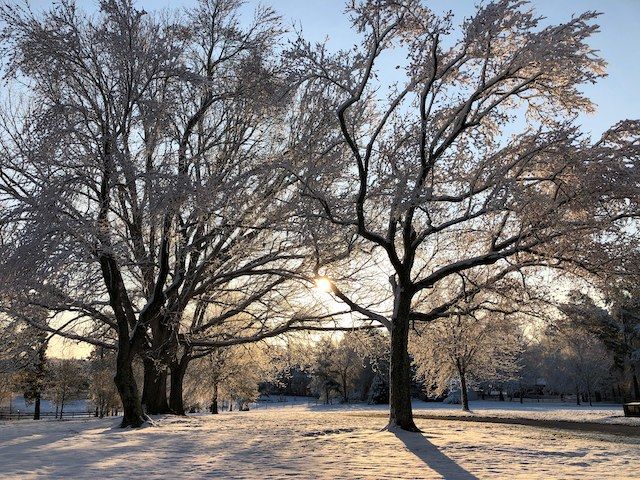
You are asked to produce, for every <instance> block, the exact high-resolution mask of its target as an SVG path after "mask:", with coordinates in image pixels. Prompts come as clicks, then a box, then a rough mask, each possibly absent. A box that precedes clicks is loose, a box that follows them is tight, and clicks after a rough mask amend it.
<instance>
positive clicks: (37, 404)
mask: <svg viewBox="0 0 640 480" xmlns="http://www.w3.org/2000/svg"><path fill="white" fill-rule="evenodd" d="M33 419H34V420H40V394H39V393H38V394H37V395H36V401H35V405H34V407H33Z"/></svg>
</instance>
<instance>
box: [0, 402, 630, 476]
mask: <svg viewBox="0 0 640 480" xmlns="http://www.w3.org/2000/svg"><path fill="white" fill-rule="evenodd" d="M376 410H377V409H375V408H369V409H367V408H362V407H350V408H338V407H333V408H322V407H315V406H303V405H298V406H293V407H284V408H278V407H275V408H261V409H257V410H253V411H250V412H232V413H225V414H221V415H204V414H203V415H196V416H191V417H187V418H180V417H170V416H167V417H159V418H156V419H155V422H154V423H155V426H153V427H149V428H144V429H141V430H131V429H125V430H122V429H119V428H117V419H113V418H112V419H103V420H98V419H92V420H69V421H62V422H56V421H40V422H34V421H26V420H25V421H20V422H0V477H2V478H3V479H30V478H133V477H135V476H140V475H144V477H145V480H146V479H159V478H186V479H190V478H194V479H195V478H265V479H269V478H271V479H273V478H287V477H289V478H327V479H329V478H376V479H392V478H393V479H398V478H451V479H464V478H469V479H470V478H506V477H515V478H527V479H532V478H640V473H639V472H640V455H638V451H639V447H640V439H639V438H637V437H636V438H632V437H619V436H615V437H614V436H608V435H601V434H598V435H594V434H586V433H583V432H581V433H577V432H567V431H554V430H549V429H539V428H531V427H523V426H518V425H497V424H490V423H470V422H459V421H447V420H437V419H436V420H433V419H429V420H426V419H418V420H417V424H418V426H420V427H421V428H422V429H423V430H424V432H425V433H424V434H414V433H406V432H389V431H384V430H382V429H383V428H384V426H385V423H386V420H385V418H384V417H382V416H377V415H375V414H377V413H379V412H377V411H376Z"/></svg>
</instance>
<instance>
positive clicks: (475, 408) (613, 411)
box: [254, 397, 640, 427]
mask: <svg viewBox="0 0 640 480" xmlns="http://www.w3.org/2000/svg"><path fill="white" fill-rule="evenodd" d="M299 405H307V406H309V407H310V408H313V409H323V410H328V411H330V410H345V409H347V410H354V411H361V410H365V411H375V412H378V411H379V412H381V413H382V412H385V413H386V412H387V411H388V409H389V406H388V405H363V404H352V405H340V404H335V405H322V404H319V405H316V404H315V402H314V401H311V400H308V399H306V397H287V399H286V401H285V402H271V403H259V404H257V405H255V406H254V408H256V409H265V408H266V409H269V408H278V407H280V408H284V409H286V408H294V407H295V406H299ZM469 406H470V408H471V412H463V411H462V409H461V408H460V405H455V404H445V403H440V402H421V401H417V400H414V402H413V411H414V413H415V414H417V415H429V416H442V417H450V416H464V417H494V418H496V417H497V418H527V419H536V420H561V421H569V422H590V423H607V424H620V425H637V426H638V427H640V417H635V418H634V417H625V416H624V412H623V410H622V405H617V404H594V405H593V407H590V406H589V405H580V406H578V405H575V404H572V403H561V402H540V403H538V402H532V401H528V402H525V403H522V404H521V403H520V402H518V401H513V402H508V401H506V402H498V401H481V400H476V401H471V402H469Z"/></svg>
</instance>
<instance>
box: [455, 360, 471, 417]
mask: <svg viewBox="0 0 640 480" xmlns="http://www.w3.org/2000/svg"><path fill="white" fill-rule="evenodd" d="M458 375H460V398H461V399H462V410H463V411H465V412H468V411H470V410H469V395H468V394H467V376H466V373H465V372H464V370H462V369H458Z"/></svg>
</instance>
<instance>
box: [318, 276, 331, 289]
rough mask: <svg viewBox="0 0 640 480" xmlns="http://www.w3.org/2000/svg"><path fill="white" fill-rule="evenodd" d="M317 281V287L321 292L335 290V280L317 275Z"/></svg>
mask: <svg viewBox="0 0 640 480" xmlns="http://www.w3.org/2000/svg"><path fill="white" fill-rule="evenodd" d="M315 282H316V288H317V289H318V290H320V291H321V292H332V291H333V282H332V281H331V280H329V279H328V278H327V277H317V278H316V280H315Z"/></svg>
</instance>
